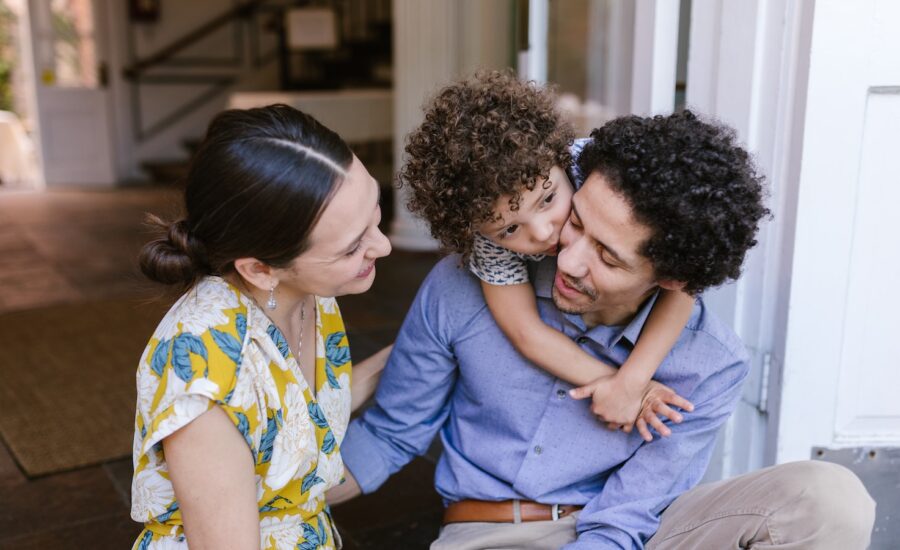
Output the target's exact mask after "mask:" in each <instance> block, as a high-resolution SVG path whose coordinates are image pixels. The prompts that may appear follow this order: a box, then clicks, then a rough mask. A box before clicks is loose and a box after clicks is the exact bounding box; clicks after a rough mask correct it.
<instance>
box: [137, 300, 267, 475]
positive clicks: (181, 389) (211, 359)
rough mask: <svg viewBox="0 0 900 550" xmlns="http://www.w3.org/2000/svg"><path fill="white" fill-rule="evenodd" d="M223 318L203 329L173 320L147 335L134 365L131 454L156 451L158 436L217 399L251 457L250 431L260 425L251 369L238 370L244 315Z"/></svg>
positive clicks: (187, 420) (197, 413) (211, 405)
mask: <svg viewBox="0 0 900 550" xmlns="http://www.w3.org/2000/svg"><path fill="white" fill-rule="evenodd" d="M227 318H228V321H227V323H226V324H222V325H217V326H215V327H207V328H206V329H202V330H197V329H196V328H195V327H189V329H185V328H184V326H183V325H182V323H177V327H178V329H177V330H175V331H172V334H171V335H169V337H166V335H165V334H162V335H160V334H159V331H157V332H158V334H156V335H154V337H153V338H152V339H151V340H150V343H149V344H148V346H147V350H146V352H145V353H144V357H143V359H142V361H141V364H140V365H139V367H138V376H137V378H138V380H137V382H138V433H137V434H135V437H136V438H137V439H138V441H136V443H137V444H139V445H140V447H139V448H136V449H135V452H136V458H137V457H138V456H142V455H145V454H156V453H159V452H160V451H161V447H160V444H161V441H162V440H163V439H165V438H166V437H168V436H170V435H172V434H173V433H175V432H176V431H178V430H179V429H181V428H183V427H184V426H186V425H187V424H188V423H190V422H191V421H193V420H194V419H196V418H197V417H199V416H200V415H202V414H203V413H205V412H206V411H208V410H210V409H211V408H212V407H213V406H216V405H219V406H221V407H222V409H223V410H224V411H225V413H226V414H227V415H228V417H229V418H230V419H231V421H232V422H233V423H234V425H235V427H236V428H237V429H238V430H239V431H240V432H241V434H242V435H243V436H244V439H245V440H246V441H247V444H248V446H249V447H250V450H251V452H253V454H254V458H255V451H256V449H255V447H256V446H255V445H254V444H253V441H254V438H252V437H251V434H252V433H254V432H255V431H257V429H258V427H259V424H260V421H259V418H258V417H259V413H258V412H257V407H256V406H254V402H255V399H253V397H254V396H255V392H254V391H253V388H252V380H251V376H250V373H247V376H242V372H241V371H242V369H241V362H242V361H241V360H242V348H243V345H244V335H245V332H246V320H245V318H243V315H242V314H241V313H238V314H237V315H235V314H234V313H233V312H230V314H229V315H228V316H227ZM241 328H243V330H241ZM244 370H249V369H244ZM248 397H249V399H247V398H248Z"/></svg>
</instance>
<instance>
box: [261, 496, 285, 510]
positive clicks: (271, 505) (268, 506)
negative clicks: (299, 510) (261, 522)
mask: <svg viewBox="0 0 900 550" xmlns="http://www.w3.org/2000/svg"><path fill="white" fill-rule="evenodd" d="M279 500H283V501H285V502H286V503H288V504H293V503H294V501H292V500H291V499H289V498H285V497H283V496H281V495H275V496H274V497H272V500H270V501H269V502H267V503H265V504H264V505H263V506H262V507H261V508H260V509H259V511H260V512H275V511H278V510H282V509H283V508H277V507H276V506H275V503H276V502H278V501H279Z"/></svg>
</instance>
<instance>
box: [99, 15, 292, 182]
mask: <svg viewBox="0 0 900 550" xmlns="http://www.w3.org/2000/svg"><path fill="white" fill-rule="evenodd" d="M234 5H235V1H234V0H191V1H190V2H182V1H177V0H162V5H161V10H160V19H159V21H157V22H153V23H132V22H129V21H128V13H127V6H126V3H125V2H110V8H109V13H108V14H107V17H108V23H109V24H108V25H107V27H108V28H109V29H112V31H111V35H110V36H109V37H108V38H109V44H110V51H109V60H110V76H111V79H110V90H111V92H112V96H113V109H114V119H115V121H116V129H117V132H116V133H117V135H118V139H117V144H116V146H117V151H116V155H115V156H116V170H117V173H118V176H119V179H120V180H123V181H129V180H136V179H143V178H144V174H143V173H142V172H141V170H140V165H141V163H142V162H144V161H147V160H158V159H181V158H185V156H186V152H185V150H184V148H183V146H182V141H183V140H184V139H186V138H198V137H201V136H202V135H203V133H204V132H205V128H206V125H207V124H208V122H209V120H210V119H211V118H212V116H213V115H215V113H217V112H219V111H220V110H222V109H223V108H225V106H226V102H227V99H228V92H229V91H230V90H246V89H250V90H252V89H277V88H278V70H277V62H276V61H274V58H272V60H271V61H269V62H268V63H267V64H266V65H263V66H262V67H259V68H254V67H252V63H251V57H252V56H251V54H252V45H251V42H250V39H249V38H250V37H249V36H248V32H247V27H246V25H244V24H243V23H241V22H235V23H233V24H231V25H228V26H226V27H223V28H221V29H219V30H218V31H216V32H215V33H214V34H212V35H210V36H209V37H207V38H205V39H204V40H201V41H199V42H198V43H196V44H194V45H192V46H191V47H189V48H188V49H186V50H185V51H184V52H182V53H181V54H179V55H178V56H177V58H176V59H175V60H174V61H173V63H172V64H171V66H170V67H166V68H160V69H157V70H156V71H155V73H156V74H161V73H163V71H164V72H165V74H178V75H198V74H204V75H209V74H214V75H226V76H237V77H238V80H237V82H236V83H235V84H234V86H233V87H231V88H230V89H225V90H222V91H221V92H220V93H218V94H216V95H215V96H213V97H212V98H211V99H210V100H209V101H208V102H206V103H205V104H204V105H203V107H201V108H199V109H197V110H195V111H193V112H191V113H189V114H187V115H185V116H183V117H181V118H180V119H179V120H178V121H177V122H176V123H175V124H173V125H171V126H170V127H168V128H166V129H165V130H163V131H161V132H159V133H158V134H155V135H153V136H151V137H147V138H145V139H141V138H139V137H138V136H137V132H138V126H139V125H138V123H137V120H136V116H135V110H136V109H137V113H138V116H139V117H140V119H141V120H142V121H143V123H142V124H141V125H140V126H143V127H144V128H147V127H148V126H149V125H152V124H153V123H154V121H158V120H160V119H161V118H163V117H165V116H166V115H168V114H171V113H172V112H173V111H174V110H175V109H177V108H178V107H179V105H183V104H184V103H186V102H189V101H191V100H192V98H196V97H198V96H200V95H202V94H203V93H205V91H207V90H209V89H210V85H209V84H192V85H141V86H139V87H138V90H139V97H137V98H136V97H135V96H134V94H133V86H134V85H133V84H132V83H131V82H129V81H128V80H126V79H125V78H124V77H123V75H122V69H123V68H124V67H126V66H127V65H128V64H130V63H131V62H133V61H134V60H135V59H142V58H146V57H147V56H149V55H152V54H153V53H156V52H158V51H159V50H160V49H162V48H164V47H166V46H168V45H169V44H171V43H172V42H173V41H174V40H177V39H178V38H179V37H181V36H184V35H185V34H186V33H188V32H190V31H191V30H192V29H194V28H196V27H198V26H200V25H202V24H203V23H204V22H206V21H209V20H212V19H214V18H215V17H216V16H217V15H221V14H223V13H225V12H226V11H228V10H229V9H231V8H232V7H233V6H234ZM237 33H241V34H240V38H241V39H240V40H237V39H236V37H237V36H238V35H237ZM258 45H259V49H260V50H261V51H262V53H263V55H265V54H266V53H267V52H272V51H273V49H274V47H275V46H276V45H277V42H276V38H275V36H274V35H271V34H269V35H264V34H262V33H261V34H260V40H259V42H258ZM198 61H200V62H202V63H203V64H204V65H207V66H203V67H200V66H198V65H197V62H198Z"/></svg>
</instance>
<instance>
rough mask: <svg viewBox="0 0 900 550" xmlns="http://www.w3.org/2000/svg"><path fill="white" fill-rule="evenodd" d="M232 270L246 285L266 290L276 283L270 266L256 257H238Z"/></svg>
mask: <svg viewBox="0 0 900 550" xmlns="http://www.w3.org/2000/svg"><path fill="white" fill-rule="evenodd" d="M234 270H235V271H237V272H238V275H240V276H241V278H242V279H244V281H245V282H246V283H247V284H248V285H252V286H255V287H256V288H258V289H260V290H264V291H266V292H268V291H269V290H270V289H271V288H272V287H274V286H275V285H277V284H278V279H277V278H276V277H275V276H274V274H273V273H272V268H271V267H270V266H269V265H267V264H264V263H263V262H261V261H259V260H257V259H256V258H238V259H237V260H235V261H234Z"/></svg>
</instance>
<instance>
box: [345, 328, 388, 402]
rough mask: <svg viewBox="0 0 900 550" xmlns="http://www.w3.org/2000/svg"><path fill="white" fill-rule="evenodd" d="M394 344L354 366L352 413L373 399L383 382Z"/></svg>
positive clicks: (351, 385)
mask: <svg viewBox="0 0 900 550" xmlns="http://www.w3.org/2000/svg"><path fill="white" fill-rule="evenodd" d="M392 349H394V344H391V345H390V346H387V347H385V348H383V349H381V350H380V351H377V352H375V353H374V354H373V355H372V356H370V357H367V358H366V359H363V360H362V361H360V362H359V363H356V364H355V365H353V381H352V382H351V383H350V411H355V410H356V409H358V408H359V407H361V406H362V404H363V403H365V402H366V401H368V400H369V398H370V397H372V394H374V393H375V389H376V388H377V387H378V381H379V380H381V371H383V370H384V365H385V363H387V359H388V356H389V355H390V354H391V350H392Z"/></svg>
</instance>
